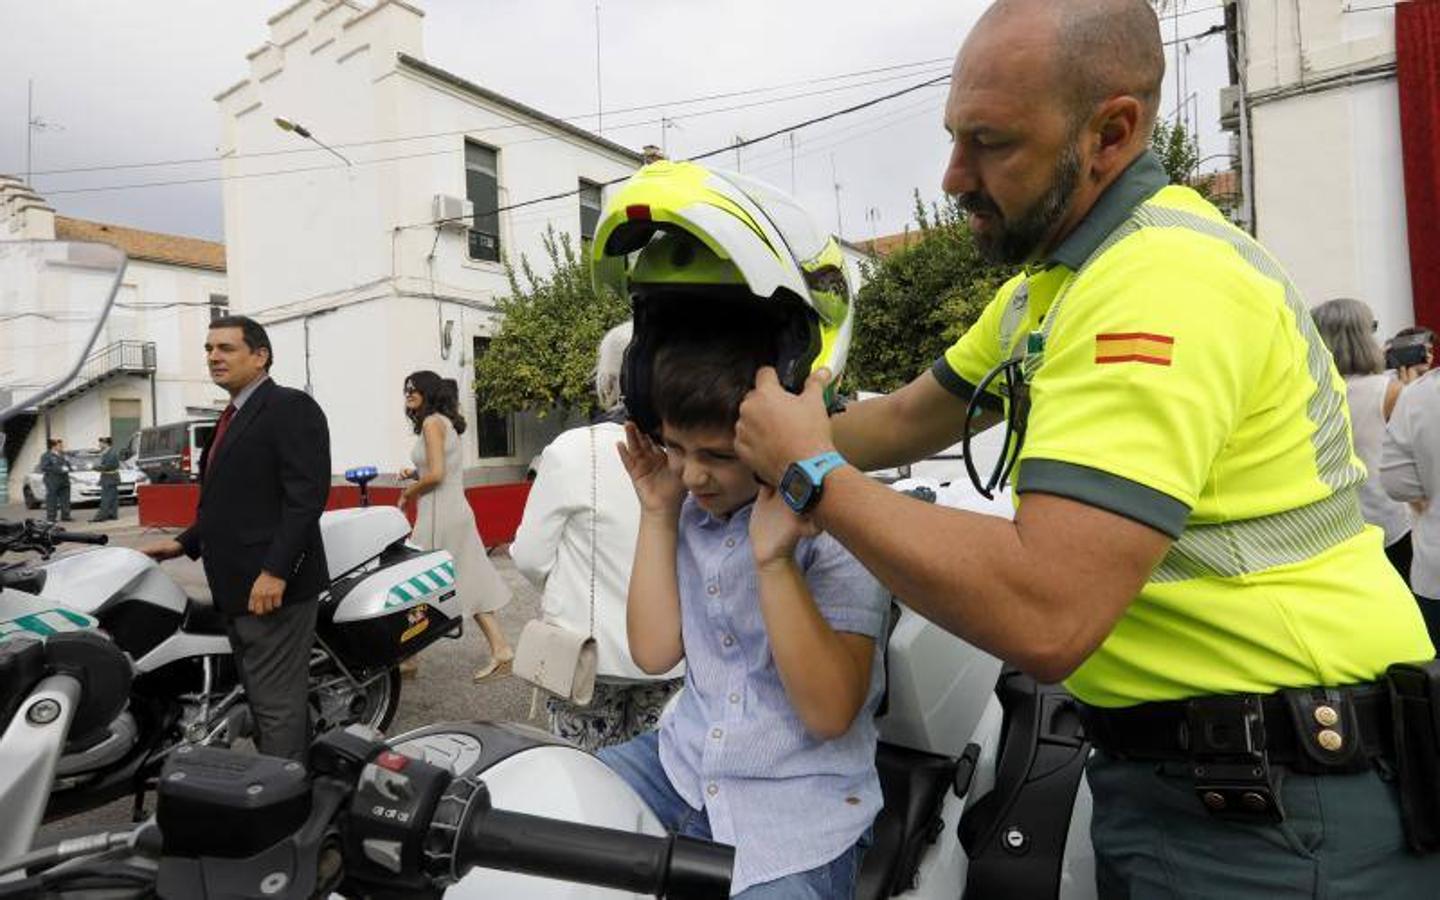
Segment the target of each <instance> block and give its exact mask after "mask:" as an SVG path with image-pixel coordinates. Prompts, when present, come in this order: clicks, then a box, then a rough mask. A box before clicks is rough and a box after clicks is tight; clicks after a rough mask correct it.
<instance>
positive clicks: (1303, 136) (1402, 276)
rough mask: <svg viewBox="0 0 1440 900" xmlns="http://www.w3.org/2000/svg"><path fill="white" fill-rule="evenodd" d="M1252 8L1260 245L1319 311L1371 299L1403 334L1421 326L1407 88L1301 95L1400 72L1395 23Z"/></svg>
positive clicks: (1384, 324) (1371, 16) (1385, 18)
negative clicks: (1360, 73)
mask: <svg viewBox="0 0 1440 900" xmlns="http://www.w3.org/2000/svg"><path fill="white" fill-rule="evenodd" d="M1246 8H1247V14H1248V21H1249V25H1250V28H1249V31H1248V35H1247V36H1248V44H1249V56H1250V65H1249V66H1248V68H1247V74H1248V76H1249V85H1248V87H1249V90H1250V93H1251V96H1252V97H1253V98H1256V104H1255V105H1254V107H1253V109H1252V120H1251V124H1252V127H1251V134H1252V141H1253V150H1254V165H1255V180H1254V181H1255V217H1256V233H1257V236H1258V237H1259V238H1260V240H1261V242H1262V243H1263V244H1265V246H1266V247H1268V248H1269V249H1270V251H1271V252H1272V253H1273V254H1274V255H1275V256H1276V257H1277V258H1278V259H1279V260H1280V262H1281V264H1282V265H1284V266H1285V268H1286V269H1287V270H1288V271H1289V273H1290V275H1291V277H1292V278H1294V280H1295V282H1296V284H1298V285H1299V287H1300V289H1301V292H1302V293H1303V294H1304V296H1305V299H1306V301H1307V302H1308V303H1310V304H1311V305H1314V304H1317V303H1322V302H1324V301H1325V300H1328V299H1331V298H1333V297H1342V296H1343V297H1355V298H1357V299H1360V300H1364V301H1365V302H1366V303H1368V304H1370V306H1371V308H1372V309H1374V311H1375V314H1376V318H1377V319H1378V320H1379V322H1380V328H1379V332H1380V335H1381V336H1382V337H1383V336H1385V335H1389V334H1394V333H1395V332H1396V331H1398V330H1399V329H1400V328H1403V327H1405V326H1408V325H1411V324H1413V323H1414V312H1413V298H1412V293H1411V285H1410V256H1409V249H1408V243H1407V227H1406V212H1405V189H1404V181H1403V178H1404V173H1403V164H1402V157H1401V148H1400V118H1399V116H1400V112H1399V96H1398V91H1397V88H1396V83H1395V81H1394V79H1393V78H1386V79H1382V80H1376V81H1369V82H1366V83H1361V84H1353V85H1349V86H1346V87H1341V88H1337V89H1333V90H1328V91H1324V92H1313V93H1299V91H1300V88H1301V85H1302V79H1303V81H1304V82H1305V83H1310V82H1313V81H1314V80H1315V79H1317V78H1322V77H1326V76H1329V75H1334V74H1336V73H1344V72H1353V71H1356V70H1357V69H1362V68H1365V67H1371V66H1376V65H1381V66H1383V65H1386V64H1388V63H1393V61H1394V57H1395V54H1394V48H1395V33H1394V14H1393V12H1391V11H1385V12H1383V14H1381V13H1378V12H1377V13H1371V12H1365V13H1354V14H1348V15H1347V14H1344V13H1343V12H1342V11H1341V4H1339V3H1330V2H1327V3H1302V4H1299V5H1298V8H1297V7H1296V6H1292V5H1290V4H1272V3H1256V2H1250V3H1247V7H1246ZM1297 9H1298V14H1299V18H1298V19H1297ZM1297 34H1298V35H1301V36H1303V44H1302V43H1300V42H1299V41H1297ZM1276 91H1283V92H1295V93H1294V95H1293V96H1285V97H1283V99H1268V98H1270V97H1273V96H1275V94H1274V92H1276Z"/></svg>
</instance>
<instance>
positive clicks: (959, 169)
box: [940, 140, 980, 197]
mask: <svg viewBox="0 0 1440 900" xmlns="http://www.w3.org/2000/svg"><path fill="white" fill-rule="evenodd" d="M940 189H941V190H943V191H944V192H945V193H946V194H949V195H950V196H951V197H954V196H956V195H958V194H965V193H969V192H970V191H977V190H979V189H980V179H979V178H977V177H976V174H975V167H974V165H973V161H972V160H971V159H970V155H969V154H968V153H966V152H965V144H964V142H963V141H958V140H957V141H955V142H954V143H952V144H951V145H950V158H949V159H947V160H946V161H945V171H944V173H943V174H942V175H941V176H940Z"/></svg>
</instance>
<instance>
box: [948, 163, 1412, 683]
mask: <svg viewBox="0 0 1440 900" xmlns="http://www.w3.org/2000/svg"><path fill="white" fill-rule="evenodd" d="M1166 181H1167V179H1166V176H1165V173H1164V170H1163V168H1162V167H1161V166H1160V164H1159V161H1158V160H1157V159H1156V158H1155V157H1154V156H1153V155H1150V154H1146V155H1145V156H1143V157H1141V158H1140V159H1139V160H1137V161H1136V162H1135V163H1134V164H1132V166H1131V167H1130V168H1129V169H1128V170H1127V171H1126V172H1125V173H1124V175H1123V176H1122V177H1121V178H1120V179H1119V180H1118V181H1117V182H1116V183H1115V184H1114V185H1112V186H1111V187H1110V188H1109V190H1107V192H1106V193H1105V194H1104V195H1103V196H1102V197H1101V199H1100V201H1099V202H1098V203H1097V205H1096V206H1095V207H1094V208H1093V209H1092V210H1091V212H1090V213H1089V214H1088V215H1087V217H1086V219H1085V220H1084V221H1083V222H1082V223H1081V225H1080V226H1079V227H1078V228H1077V229H1076V230H1075V231H1074V232H1073V233H1072V234H1071V235H1070V237H1068V238H1067V239H1066V240H1065V241H1064V242H1062V244H1061V246H1060V247H1059V248H1057V249H1056V250H1055V251H1054V253H1053V254H1052V255H1051V256H1050V257H1049V258H1048V259H1047V260H1045V262H1044V264H1043V265H1040V266H1037V267H1036V268H1035V269H1034V270H1033V271H1028V272H1024V273H1022V274H1020V275H1018V276H1016V277H1015V278H1014V279H1012V280H1011V281H1009V282H1007V283H1006V284H1005V285H1003V286H1002V287H1001V289H1000V291H999V292H998V294H997V295H996V297H995V299H994V300H993V301H992V302H991V304H990V305H989V307H987V309H986V310H985V311H984V313H983V314H982V315H981V317H980V319H979V320H978V321H977V323H976V324H975V326H974V327H972V328H971V329H970V330H969V331H968V332H967V333H966V334H965V335H963V336H962V337H961V338H960V340H959V341H957V342H956V343H955V345H954V346H952V347H951V348H950V349H949V350H948V351H947V352H946V353H945V355H944V357H943V358H942V359H940V360H938V361H937V362H936V364H935V366H934V368H933V369H932V371H933V372H934V374H935V376H936V378H937V379H939V381H940V382H941V384H942V385H944V386H945V387H946V388H948V389H949V390H951V391H952V392H954V393H956V394H957V395H959V396H961V397H964V398H969V397H970V396H972V394H973V392H974V387H973V386H974V385H977V384H980V383H982V382H983V381H984V378H985V375H986V374H987V372H989V371H990V370H991V369H992V368H993V367H994V366H996V365H997V364H999V363H1001V362H1003V361H1005V360H1007V359H1011V358H1017V357H1023V360H1024V361H1023V369H1024V371H1025V372H1026V373H1027V376H1026V377H1027V381H1028V383H1029V401H1030V408H1029V413H1028V418H1027V423H1028V424H1027V432H1026V435H1025V439H1024V444H1023V448H1022V450H1021V452H1020V460H1019V463H1018V464H1017V466H1016V470H1015V475H1014V479H1015V490H1016V495H1017V498H1018V500H1017V502H1018V503H1020V504H1021V505H1023V503H1024V495H1025V494H1027V493H1031V492H1039V493H1047V494H1054V495H1058V496H1062V497H1066V498H1070V499H1073V500H1077V501H1079V502H1082V503H1086V504H1089V505H1092V506H1096V507H1099V508H1102V509H1106V510H1109V511H1111V512H1114V513H1117V514H1119V515H1123V516H1126V517H1128V518H1130V519H1133V520H1135V521H1137V522H1141V523H1143V524H1145V525H1148V526H1150V527H1152V528H1155V529H1157V530H1159V531H1162V532H1164V533H1165V534H1167V535H1169V536H1170V537H1171V538H1173V539H1174V543H1173V544H1172V545H1171V548H1170V550H1169V552H1168V553H1167V555H1166V556H1165V558H1164V559H1163V560H1162V561H1161V562H1160V564H1159V566H1157V568H1156V569H1155V571H1154V572H1153V573H1151V575H1150V578H1149V580H1148V581H1147V582H1146V584H1145V586H1144V587H1143V589H1142V590H1141V592H1140V594H1139V596H1138V597H1136V598H1135V600H1134V602H1133V603H1132V604H1131V605H1130V606H1129V608H1128V609H1127V610H1126V612H1125V613H1124V615H1123V616H1122V617H1121V619H1120V620H1119V622H1118V623H1117V624H1116V626H1115V628H1114V630H1113V631H1112V632H1111V634H1110V635H1109V637H1108V638H1107V639H1106V640H1105V641H1104V643H1103V644H1102V645H1101V646H1100V647H1099V648H1098V649H1097V650H1096V651H1095V652H1094V653H1093V654H1092V655H1091V656H1090V657H1089V658H1088V659H1087V660H1085V662H1084V663H1083V664H1082V665H1081V666H1080V667H1079V668H1078V669H1077V670H1076V671H1075V672H1074V673H1073V674H1072V676H1071V677H1070V679H1068V680H1067V682H1066V685H1067V687H1069V688H1070V690H1071V691H1072V692H1074V693H1075V694H1076V695H1077V696H1078V697H1080V699H1082V700H1085V701H1087V702H1090V703H1093V704H1096V705H1100V706H1127V705H1132V704H1135V703H1141V702H1146V701H1152V700H1169V699H1179V698H1183V697H1188V696H1197V695H1201V694H1217V693H1250V692H1253V693H1266V692H1271V691H1274V690H1277V689H1280V688H1283V687H1291V686H1306V685H1316V684H1322V685H1337V684H1348V683H1358V682H1364V681H1370V680H1373V679H1374V678H1376V677H1377V676H1378V675H1379V674H1380V673H1381V672H1383V671H1384V669H1385V667H1386V666H1387V665H1388V664H1389V663H1391V662H1394V661H1397V660H1407V659H1420V658H1425V657H1429V656H1431V655H1433V652H1434V651H1433V649H1432V648H1431V646H1430V642H1429V639H1428V638H1427V637H1426V634H1425V629H1424V624H1423V622H1422V620H1421V618H1420V616H1419V613H1418V611H1417V609H1416V606H1415V603H1414V601H1413V600H1412V599H1411V596H1410V593H1409V591H1408V589H1407V587H1406V585H1405V583H1404V581H1403V580H1402V579H1401V578H1400V577H1399V576H1398V575H1397V574H1396V572H1395V571H1394V569H1393V568H1392V567H1391V566H1390V565H1389V562H1388V560H1387V559H1386V557H1385V556H1384V553H1383V549H1382V538H1381V532H1380V531H1379V530H1378V529H1376V528H1373V527H1368V526H1366V525H1365V523H1364V520H1363V519H1362V518H1361V515H1360V507H1359V502H1358V499H1357V490H1356V489H1357V487H1358V485H1359V484H1361V483H1362V482H1363V481H1364V479H1365V474H1366V470H1365V466H1364V463H1363V462H1361V460H1360V459H1359V458H1358V457H1357V456H1356V455H1355V452H1354V448H1353V442H1352V437H1351V431H1350V421H1349V416H1348V412H1347V409H1346V403H1345V384H1344V382H1343V380H1342V379H1341V378H1340V376H1339V374H1338V373H1337V372H1336V370H1335V367H1334V364H1333V362H1332V360H1331V357H1330V354H1329V351H1328V350H1327V349H1326V348H1325V346H1324V344H1323V343H1322V341H1321V340H1320V337H1319V334H1318V332H1317V331H1316V329H1315V327H1314V324H1313V323H1312V321H1311V319H1310V316H1309V313H1308V310H1307V309H1306V307H1305V305H1304V302H1303V300H1302V299H1301V297H1300V294H1299V292H1298V290H1297V289H1296V288H1295V286H1294V284H1293V283H1292V282H1291V281H1290V279H1289V278H1288V276H1287V275H1286V274H1285V273H1284V271H1283V270H1282V269H1281V268H1280V266H1279V265H1278V264H1277V263H1276V262H1275V261H1274V260H1273V259H1272V258H1271V257H1270V256H1269V255H1268V254H1267V253H1266V252H1265V250H1264V249H1263V248H1261V247H1260V245H1259V244H1258V243H1256V242H1255V241H1254V240H1253V239H1252V238H1250V237H1249V235H1247V234H1245V233H1244V232H1242V231H1240V230H1239V229H1237V228H1235V227H1233V226H1232V225H1230V224H1229V223H1228V222H1226V221H1225V220H1224V218H1223V217H1222V216H1221V215H1220V214H1219V212H1218V211H1217V210H1215V208H1214V207H1213V206H1211V205H1210V204H1209V203H1207V202H1206V201H1205V200H1204V199H1202V198H1201V197H1200V196H1199V195H1198V194H1196V193H1195V192H1194V191H1192V190H1190V189H1189V188H1185V187H1179V186H1167V185H1166Z"/></svg>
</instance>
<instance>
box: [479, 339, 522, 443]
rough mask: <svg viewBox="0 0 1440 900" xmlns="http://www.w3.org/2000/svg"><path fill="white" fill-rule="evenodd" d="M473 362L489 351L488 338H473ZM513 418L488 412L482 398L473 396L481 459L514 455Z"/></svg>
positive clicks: (505, 414) (504, 414)
mask: <svg viewBox="0 0 1440 900" xmlns="http://www.w3.org/2000/svg"><path fill="white" fill-rule="evenodd" d="M474 347H475V362H477V363H478V362H479V361H480V358H481V357H482V356H484V355H485V354H486V353H487V352H489V350H490V339H489V338H488V337H477V338H475V344H474ZM513 425H514V417H513V416H510V415H509V414H507V413H497V412H490V411H488V410H486V409H485V408H484V398H482V397H481V396H480V395H479V393H476V395H475V443H476V445H477V446H478V447H479V457H480V458H481V459H494V458H496V457H510V456H514V455H515V441H514V432H515V429H514V427H512V426H513Z"/></svg>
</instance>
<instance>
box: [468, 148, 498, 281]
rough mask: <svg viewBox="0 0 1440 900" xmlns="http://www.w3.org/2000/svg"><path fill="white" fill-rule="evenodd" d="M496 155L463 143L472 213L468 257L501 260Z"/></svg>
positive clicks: (488, 149)
mask: <svg viewBox="0 0 1440 900" xmlns="http://www.w3.org/2000/svg"><path fill="white" fill-rule="evenodd" d="M496 156H497V154H496V152H495V151H494V150H493V149H491V148H489V147H483V146H481V145H480V144H476V143H472V142H470V141H466V142H465V196H466V198H468V199H469V200H470V205H471V206H472V207H473V208H474V210H475V219H474V221H473V222H471V223H470V258H471V259H483V260H488V261H490V262H499V261H500V213H499V211H498V208H499V206H500V179H499V175H498V173H499V168H498V166H497V165H496V163H497V159H496Z"/></svg>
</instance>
